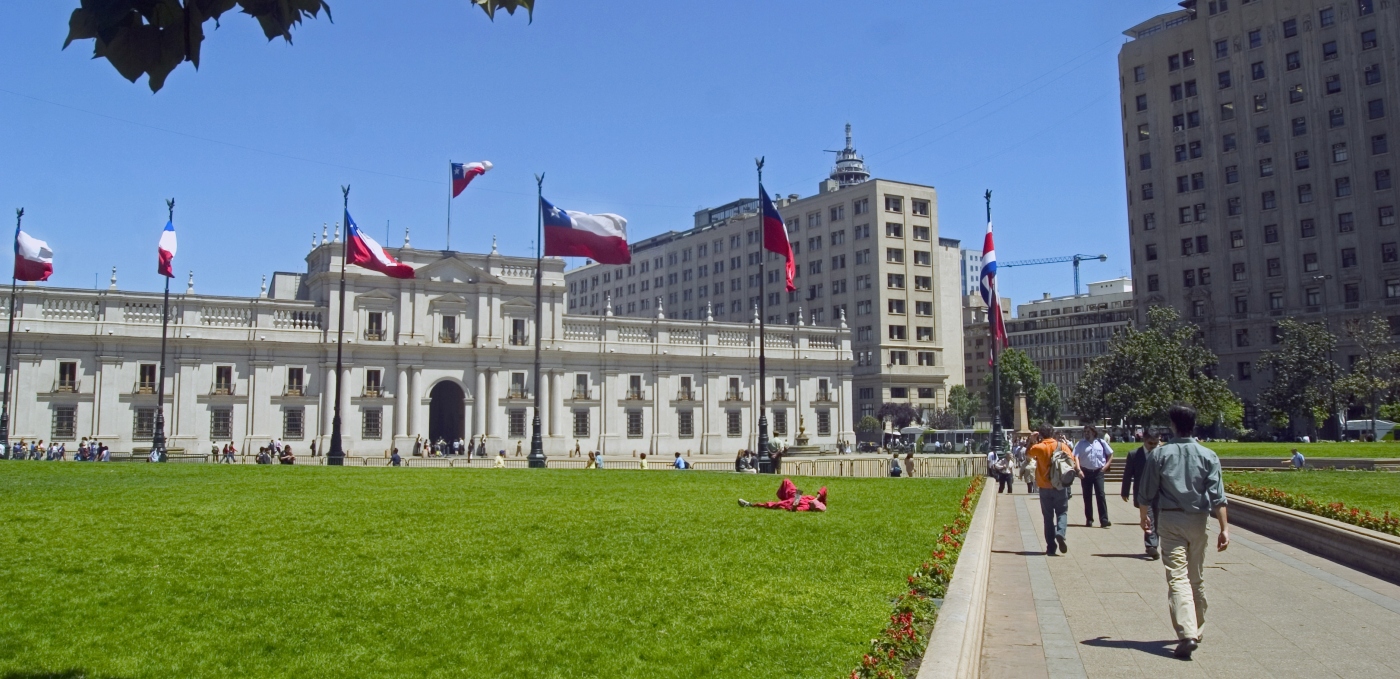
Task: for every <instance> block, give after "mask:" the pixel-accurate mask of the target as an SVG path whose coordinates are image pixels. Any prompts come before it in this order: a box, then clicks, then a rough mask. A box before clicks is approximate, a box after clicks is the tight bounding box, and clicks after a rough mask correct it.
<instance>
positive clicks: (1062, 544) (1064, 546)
mask: <svg viewBox="0 0 1400 679" xmlns="http://www.w3.org/2000/svg"><path fill="white" fill-rule="evenodd" d="M1055 544H1057V545H1059V546H1060V551H1061V552H1064V553H1065V554H1069V545H1067V544H1065V539H1064V538H1062V537H1060V536H1058V535H1056V536H1055Z"/></svg>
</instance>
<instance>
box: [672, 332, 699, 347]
mask: <svg viewBox="0 0 1400 679" xmlns="http://www.w3.org/2000/svg"><path fill="white" fill-rule="evenodd" d="M671 344H700V331H699V330H672V331H671Z"/></svg>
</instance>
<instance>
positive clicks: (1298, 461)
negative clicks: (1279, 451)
mask: <svg viewBox="0 0 1400 679" xmlns="http://www.w3.org/2000/svg"><path fill="white" fill-rule="evenodd" d="M1306 462H1307V460H1305V459H1303V454H1302V453H1301V452H1299V451H1298V449H1297V448H1294V449H1293V459H1292V460H1290V463H1291V464H1292V465H1293V468H1294V469H1297V470H1298V471H1302V470H1303V465H1304V464H1306Z"/></svg>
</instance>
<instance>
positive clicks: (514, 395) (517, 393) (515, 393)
mask: <svg viewBox="0 0 1400 679" xmlns="http://www.w3.org/2000/svg"><path fill="white" fill-rule="evenodd" d="M506 398H510V399H517V400H519V399H526V398H530V392H529V391H527V390H525V389H522V388H520V387H511V388H510V391H509V392H507V395H506Z"/></svg>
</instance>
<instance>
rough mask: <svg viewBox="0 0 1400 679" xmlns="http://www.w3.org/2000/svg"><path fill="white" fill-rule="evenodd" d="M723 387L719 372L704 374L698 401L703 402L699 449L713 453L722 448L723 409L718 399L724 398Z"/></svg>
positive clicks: (720, 450)
mask: <svg viewBox="0 0 1400 679" xmlns="http://www.w3.org/2000/svg"><path fill="white" fill-rule="evenodd" d="M724 391H725V387H724V384H723V382H722V378H721V377H720V375H719V373H706V374H705V387H704V390H703V392H702V393H701V395H700V396H701V399H700V402H701V403H702V404H704V405H703V406H702V407H701V409H700V410H701V412H700V422H701V427H700V431H701V434H700V440H701V442H702V445H701V447H700V448H701V450H702V451H704V452H705V453H706V454H709V455H714V454H716V453H720V452H723V450H724V409H723V408H721V407H720V405H719V400H720V399H722V398H724Z"/></svg>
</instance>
